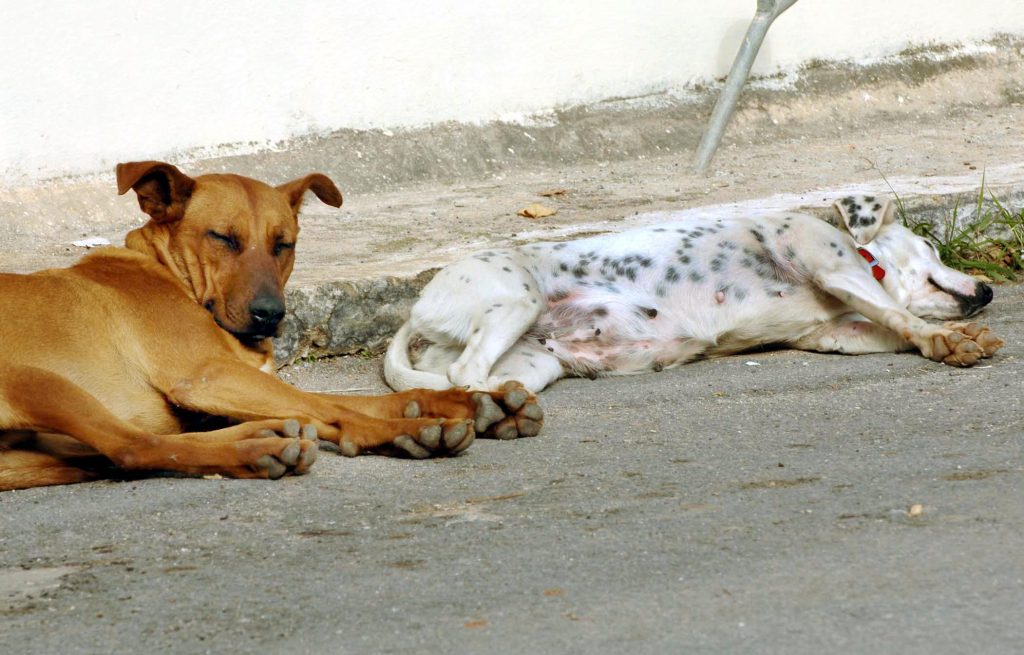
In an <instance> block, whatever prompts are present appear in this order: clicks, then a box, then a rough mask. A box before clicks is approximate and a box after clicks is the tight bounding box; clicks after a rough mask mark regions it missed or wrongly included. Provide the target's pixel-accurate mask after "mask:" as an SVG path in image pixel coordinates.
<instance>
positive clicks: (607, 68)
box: [0, 0, 1024, 182]
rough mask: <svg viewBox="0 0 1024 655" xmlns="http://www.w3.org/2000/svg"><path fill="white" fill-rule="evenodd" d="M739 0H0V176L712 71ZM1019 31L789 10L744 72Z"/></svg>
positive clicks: (745, 17)
mask: <svg viewBox="0 0 1024 655" xmlns="http://www.w3.org/2000/svg"><path fill="white" fill-rule="evenodd" d="M754 7H755V0H715V1H710V2H709V1H706V0H430V1H421V2H413V1H409V0H374V1H372V2H369V1H364V0H335V1H329V0H291V1H290V2H271V1H269V0H262V1H261V0H218V1H213V0H134V1H128V0H124V1H117V0H89V1H87V2H82V1H80V0H79V1H73V0H49V1H47V2H31V3H30V2H17V3H15V2H14V0H0V180H6V181H7V182H13V181H16V180H19V179H21V180H24V179H26V178H27V179H33V178H35V179H38V178H42V177H47V176H53V175H61V174H67V173H79V172H91V171H98V170H106V169H108V168H109V167H111V166H112V165H113V163H115V162H116V161H119V160H123V159H130V158H135V159H138V158H145V157H158V156H162V155H168V154H170V153H172V152H174V151H183V150H188V149H193V148H198V147H215V146H219V145H222V144H242V147H250V148H255V147H262V146H265V145H267V144H268V142H272V141H275V140H279V139H284V138H287V137H289V136H294V135H300V134H306V133H309V132H317V131H326V130H332V129H338V128H393V127H403V126H421V125H425V124H429V123H433V122H439V121H446V120H454V121H488V120H494V119H501V118H504V119H508V118H516V117H523V116H526V115H529V114H531V113H534V112H541V111H544V110H547V109H551V108H553V107H555V106H560V105H570V104H576V103H587V102H592V101H597V100H601V99H603V98H608V97H612V96H631V95H638V94H645V93H651V92H658V91H664V90H672V89H681V88H683V87H684V86H685V85H687V84H690V83H692V82H694V81H696V80H700V79H707V78H709V77H712V76H717V75H722V74H724V72H725V71H727V70H728V66H729V64H730V63H731V60H732V57H733V56H734V54H735V50H736V46H737V43H738V41H739V39H740V37H741V36H742V34H743V32H744V30H745V29H746V25H747V24H748V23H749V20H750V17H751V16H752V14H753V9H754ZM999 32H1009V33H1015V34H1024V1H1022V0H983V1H982V2H967V1H966V0H900V1H894V0H857V1H854V2H851V1H850V0H800V1H799V2H797V4H796V5H795V6H794V7H793V8H792V9H790V10H789V11H788V12H787V13H786V14H784V15H783V16H782V17H781V18H780V19H779V21H778V22H777V23H776V24H775V26H773V27H772V30H771V31H770V32H769V36H768V41H767V42H766V46H765V48H764V49H763V51H762V56H761V57H760V58H759V61H758V64H757V66H756V67H755V73H756V72H761V73H764V72H769V71H773V70H776V69H778V68H780V67H781V68H787V67H794V66H796V65H799V63H800V62H802V61H804V60H806V59H808V58H855V59H864V58H870V57H877V56H883V55H886V54H891V53H894V52H897V51H899V50H901V49H902V48H904V47H905V46H906V45H907V44H908V43H924V42H929V41H937V42H965V41H973V40H978V39H984V38H987V37H989V36H991V35H993V34H996V33H999Z"/></svg>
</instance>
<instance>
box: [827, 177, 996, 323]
mask: <svg viewBox="0 0 1024 655" xmlns="http://www.w3.org/2000/svg"><path fill="white" fill-rule="evenodd" d="M834 206H835V208H836V210H837V211H838V212H839V216H840V221H839V223H838V224H837V225H836V227H838V228H839V229H840V230H845V231H847V232H849V234H850V236H852V237H853V240H854V241H856V242H857V245H858V246H860V247H862V248H864V249H866V250H867V251H868V252H869V253H870V254H871V255H874V256H875V257H876V258H877V259H878V261H879V263H880V265H881V266H882V267H883V268H884V270H885V277H884V278H882V279H881V280H880V282H881V283H882V285H883V286H884V287H885V290H886V291H887V292H888V293H889V295H891V296H892V297H893V298H895V299H896V301H897V302H899V303H900V304H901V305H903V306H904V307H906V308H907V310H908V311H910V313H911V314H913V315H914V316H919V317H921V318H934V319H957V318H966V317H968V316H972V315H974V314H977V313H978V312H979V311H981V309H982V308H983V307H984V306H985V305H987V304H989V303H990V302H991V301H992V288H991V287H990V286H988V285H987V284H985V283H983V282H979V281H977V280H975V279H974V278H973V277H971V276H970V275H965V274H964V273H961V272H959V271H955V270H953V269H952V268H949V267H948V266H946V265H945V264H943V263H942V260H941V259H939V252H938V249H937V248H936V247H935V245H934V244H932V242H931V241H929V240H928V239H925V238H924V237H920V236H917V235H916V234H914V233H913V232H911V231H910V230H909V229H907V228H906V227H904V226H903V225H901V224H900V223H899V222H898V221H897V220H896V215H895V214H896V212H895V207H894V206H893V203H892V201H890V200H888V199H885V198H876V197H875V196H850V197H847V198H843V199H842V200H837V201H836V203H835V205H834Z"/></svg>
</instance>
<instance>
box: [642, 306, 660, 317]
mask: <svg viewBox="0 0 1024 655" xmlns="http://www.w3.org/2000/svg"><path fill="white" fill-rule="evenodd" d="M640 311H641V312H643V313H644V314H647V318H657V316H658V310H657V309H655V308H653V307H641V308H640Z"/></svg>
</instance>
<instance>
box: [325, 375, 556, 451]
mask: <svg viewBox="0 0 1024 655" xmlns="http://www.w3.org/2000/svg"><path fill="white" fill-rule="evenodd" d="M316 395H317V396H318V397H320V398H323V399H324V400H326V401H328V402H330V403H332V404H334V405H337V406H339V407H342V408H345V409H348V410H351V411H358V412H360V413H362V414H367V415H370V416H375V417H378V418H399V417H404V418H471V419H473V427H474V430H475V431H476V433H477V435H478V436H483V437H495V438H498V439H514V438H516V437H532V436H535V435H537V434H538V433H539V432H540V430H541V427H542V426H543V424H544V411H543V410H542V409H541V407H540V405H539V404H538V402H537V398H536V396H534V395H533V394H532V393H530V392H529V391H527V390H526V389H525V388H524V387H523V385H521V384H519V383H517V382H507V383H505V385H503V386H502V388H501V389H500V390H498V391H468V390H466V389H462V388H455V389H445V390H443V391H433V390H430V389H410V390H408V391H400V392H398V393H391V394H387V395H383V396H334V395H330V394H322V393H318V394H316Z"/></svg>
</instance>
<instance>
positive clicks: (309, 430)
mask: <svg viewBox="0 0 1024 655" xmlns="http://www.w3.org/2000/svg"><path fill="white" fill-rule="evenodd" d="M302 438H303V439H305V440H306V441H320V437H319V436H318V435H317V432H316V426H315V425H313V424H312V423H308V424H306V425H304V426H303V427H302Z"/></svg>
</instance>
